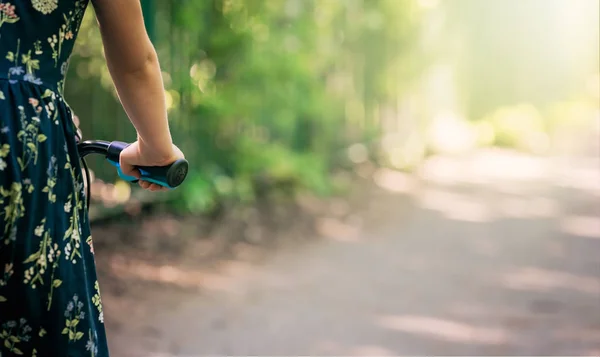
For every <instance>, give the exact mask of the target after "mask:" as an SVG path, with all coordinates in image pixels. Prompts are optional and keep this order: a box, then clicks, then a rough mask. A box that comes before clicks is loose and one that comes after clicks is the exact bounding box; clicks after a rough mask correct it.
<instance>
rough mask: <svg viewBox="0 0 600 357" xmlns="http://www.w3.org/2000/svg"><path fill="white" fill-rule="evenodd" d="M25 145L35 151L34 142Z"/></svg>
mask: <svg viewBox="0 0 600 357" xmlns="http://www.w3.org/2000/svg"><path fill="white" fill-rule="evenodd" d="M27 147H28V148H29V149H30V150H32V151H35V150H36V147H35V144H34V143H27Z"/></svg>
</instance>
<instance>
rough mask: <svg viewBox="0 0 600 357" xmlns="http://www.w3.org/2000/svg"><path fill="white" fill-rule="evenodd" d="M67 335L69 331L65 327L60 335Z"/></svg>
mask: <svg viewBox="0 0 600 357" xmlns="http://www.w3.org/2000/svg"><path fill="white" fill-rule="evenodd" d="M68 333H69V329H68V328H66V327H65V328H64V329H63V330H62V334H63V335H66V334H68Z"/></svg>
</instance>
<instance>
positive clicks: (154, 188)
mask: <svg viewBox="0 0 600 357" xmlns="http://www.w3.org/2000/svg"><path fill="white" fill-rule="evenodd" d="M162 190H163V187H162V186H161V185H157V184H155V183H153V184H152V185H150V191H153V192H158V191H162Z"/></svg>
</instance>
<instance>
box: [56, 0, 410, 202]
mask: <svg viewBox="0 0 600 357" xmlns="http://www.w3.org/2000/svg"><path fill="white" fill-rule="evenodd" d="M143 4H144V5H146V6H148V5H151V6H152V10H153V11H152V14H153V16H154V17H153V18H152V19H151V21H149V19H148V18H146V20H147V26H149V25H150V26H151V27H152V28H151V29H150V32H151V35H152V38H153V41H154V43H155V46H156V48H157V51H158V53H159V58H160V60H161V65H162V68H163V71H164V73H163V75H164V80H165V85H166V93H167V100H168V104H169V108H170V109H169V114H170V120H171V122H172V127H173V132H174V136H175V139H176V142H177V143H178V144H179V145H181V147H182V149H183V150H184V152H185V153H186V156H187V157H188V158H189V160H190V162H191V169H192V172H191V176H190V177H189V182H188V183H187V184H186V185H184V186H182V190H181V191H182V192H183V193H184V195H182V197H183V198H184V199H185V201H186V203H187V207H188V208H191V209H194V210H196V209H198V210H205V209H210V208H211V207H213V206H214V205H215V204H217V203H218V202H219V200H221V199H222V198H224V197H227V198H233V199H238V200H244V201H245V200H253V199H255V198H256V196H257V195H259V194H262V193H263V192H264V191H265V189H266V188H267V187H284V186H285V187H287V188H290V189H291V190H292V191H293V190H295V189H300V190H302V189H307V190H311V191H314V192H317V193H321V194H327V193H330V192H331V191H332V189H333V188H332V186H331V180H330V179H329V175H330V173H331V172H332V170H334V169H335V168H336V167H339V166H340V165H343V160H340V157H343V156H340V155H339V153H340V150H342V149H343V148H344V147H346V146H347V143H349V142H352V141H361V140H365V138H367V137H368V136H371V137H374V136H376V135H377V131H378V125H377V120H378V118H377V108H378V107H379V106H381V105H383V104H384V103H385V102H391V101H394V100H395V99H396V97H397V93H398V90H399V87H398V85H397V83H399V82H405V83H408V82H409V81H410V79H411V78H416V73H417V71H416V68H417V66H416V65H415V64H414V63H411V62H413V61H411V58H413V55H414V54H415V51H416V50H417V49H416V48H415V43H416V39H417V38H418V36H417V31H418V26H419V22H418V15H419V14H418V11H417V10H418V8H417V7H416V5H415V2H414V1H413V0H372V1H362V0H347V1H316V0H206V1H196V0H178V1H151V0H146V1H144V2H143ZM146 10H148V8H146ZM146 13H148V11H146ZM413 67H414V68H413ZM391 73H393V74H394V75H393V76H391V75H390V74H391ZM69 79H70V80H69V82H68V85H67V88H66V96H67V99H68V100H69V103H71V105H72V106H73V107H74V110H75V112H76V113H77V114H78V116H79V117H80V118H81V122H82V124H81V128H82V131H83V133H84V136H86V137H88V138H92V137H93V138H105V139H113V140H116V139H120V140H132V139H134V138H135V133H134V131H133V129H132V128H131V125H130V124H129V123H128V122H127V120H126V116H125V114H124V113H123V111H122V109H121V108H120V106H119V104H118V102H117V100H116V95H115V93H114V89H113V86H112V84H111V82H110V77H109V75H108V72H107V69H106V66H105V64H104V59H103V56H102V49H101V40H100V37H99V34H98V30H97V27H96V26H95V21H94V17H93V13H92V11H88V13H87V15H86V18H85V21H84V23H83V25H82V29H81V32H80V36H79V42H78V45H77V48H76V53H75V55H74V57H73V59H72V62H71V66H70V78H69ZM92 166H93V167H94V169H95V171H96V172H97V173H98V175H99V176H101V177H102V178H104V179H108V178H113V177H114V174H112V173H111V172H109V171H106V170H105V169H104V168H103V166H102V164H101V163H99V162H98V163H92ZM111 175H113V176H111ZM267 191H268V190H267Z"/></svg>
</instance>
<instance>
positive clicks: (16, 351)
mask: <svg viewBox="0 0 600 357" xmlns="http://www.w3.org/2000/svg"><path fill="white" fill-rule="evenodd" d="M12 352H13V353H14V354H16V355H19V356H20V355H22V354H23V352H21V350H20V349H18V348H16V347H15V348H13V350H12Z"/></svg>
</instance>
